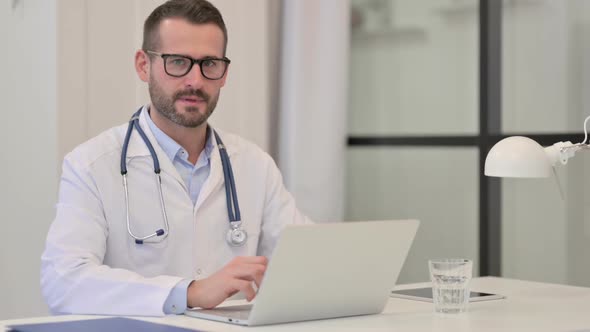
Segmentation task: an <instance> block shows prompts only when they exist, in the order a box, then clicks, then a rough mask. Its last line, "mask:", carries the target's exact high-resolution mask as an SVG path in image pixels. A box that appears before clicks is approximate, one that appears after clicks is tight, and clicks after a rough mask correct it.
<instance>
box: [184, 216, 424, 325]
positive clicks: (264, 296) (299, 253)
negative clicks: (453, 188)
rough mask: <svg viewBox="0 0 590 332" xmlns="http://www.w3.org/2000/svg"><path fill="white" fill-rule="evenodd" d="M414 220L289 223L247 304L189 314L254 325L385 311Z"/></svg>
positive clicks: (416, 227)
mask: <svg viewBox="0 0 590 332" xmlns="http://www.w3.org/2000/svg"><path fill="white" fill-rule="evenodd" d="M418 224H419V221H418V220H389V221H363V222H344V223H334V224H312V225H289V226H287V227H285V229H284V230H283V232H282V233H281V237H280V239H279V241H278V243H277V247H276V248H275V251H274V253H273V256H272V258H271V260H270V262H269V265H268V267H267V270H266V273H265V275H264V279H263V281H262V284H261V285H260V288H259V289H258V293H257V295H256V298H255V299H254V302H253V304H248V305H238V306H225V307H217V308H214V309H189V310H187V311H186V312H185V315H187V316H193V317H198V318H204V319H210V320H215V321H220V322H226V323H232V324H238V325H246V326H255V325H267V324H277V323H287V322H298V321H306V320H315V319H325V318H335V317H346V316H357V315H369V314H377V313H380V312H381V311H383V309H384V307H385V305H386V304H387V301H388V298H389V294H390V291H391V289H392V288H393V286H395V282H396V280H397V277H398V275H399V272H400V270H401V268H402V265H403V264H404V261H405V259H406V256H407V255H408V251H409V249H410V246H411V244H412V241H413V240H414V236H415V235H416V231H417V229H418Z"/></svg>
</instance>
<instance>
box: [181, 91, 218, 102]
mask: <svg viewBox="0 0 590 332" xmlns="http://www.w3.org/2000/svg"><path fill="white" fill-rule="evenodd" d="M190 96H195V97H199V98H201V99H203V100H205V101H206V102H209V98H210V97H209V95H208V94H207V93H205V92H203V91H202V90H200V89H188V90H184V91H179V92H177V93H175V94H174V100H177V99H180V98H182V97H190Z"/></svg>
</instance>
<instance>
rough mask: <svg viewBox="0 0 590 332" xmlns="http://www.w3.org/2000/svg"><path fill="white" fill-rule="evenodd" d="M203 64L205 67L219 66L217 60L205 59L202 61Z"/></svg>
mask: <svg viewBox="0 0 590 332" xmlns="http://www.w3.org/2000/svg"><path fill="white" fill-rule="evenodd" d="M201 65H202V66H204V67H215V66H217V61H215V60H203V62H201Z"/></svg>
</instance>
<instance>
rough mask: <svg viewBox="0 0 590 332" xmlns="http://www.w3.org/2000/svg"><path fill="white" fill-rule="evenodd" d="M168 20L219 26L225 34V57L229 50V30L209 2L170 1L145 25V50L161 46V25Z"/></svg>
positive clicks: (192, 0)
mask: <svg viewBox="0 0 590 332" xmlns="http://www.w3.org/2000/svg"><path fill="white" fill-rule="evenodd" d="M167 18H181V19H185V20H187V21H188V22H190V23H193V24H208V23H212V24H215V25H217V26H218V27H219V28H220V29H221V31H222V32H223V38H224V44H223V55H224V56H225V50H226V49H227V29H226V27H225V22H224V21H223V17H222V16H221V13H220V12H219V10H218V9H217V8H216V7H215V6H213V5H212V4H211V3H210V2H209V1H207V0H169V1H166V2H165V3H163V4H161V5H160V6H158V7H157V8H156V9H154V11H153V12H152V13H151V14H150V16H148V18H147V19H146V20H145V23H144V25H143V44H142V46H141V47H142V48H143V49H144V50H157V48H158V47H159V46H160V45H159V44H160V36H159V33H158V32H159V27H160V23H161V22H162V21H163V20H165V19H167Z"/></svg>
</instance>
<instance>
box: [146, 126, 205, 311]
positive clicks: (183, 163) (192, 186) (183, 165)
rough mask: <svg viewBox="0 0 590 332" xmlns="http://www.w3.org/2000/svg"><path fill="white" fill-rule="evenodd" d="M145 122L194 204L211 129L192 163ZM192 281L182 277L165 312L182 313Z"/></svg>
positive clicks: (173, 142) (158, 131)
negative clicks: (203, 145)
mask: <svg viewBox="0 0 590 332" xmlns="http://www.w3.org/2000/svg"><path fill="white" fill-rule="evenodd" d="M147 123H148V126H149V127H150V130H151V131H152V134H154V137H155V138H156V141H158V144H159V145H160V147H161V148H162V150H164V153H166V155H167V156H168V158H169V159H170V160H171V161H172V164H173V165H174V167H175V168H176V170H177V171H178V174H180V177H181V178H182V179H183V180H184V183H185V185H186V189H187V191H188V194H189V196H190V197H191V200H192V201H193V205H195V204H196V203H197V199H198V198H199V193H200V192H201V188H202V187H203V184H204V183H205V180H207V178H208V177H209V172H210V171H211V162H210V159H211V152H212V151H213V139H212V136H213V133H212V131H211V130H208V131H207V133H208V136H207V141H206V142H205V148H204V149H203V152H201V155H200V156H199V159H197V163H196V164H195V165H193V164H192V163H191V162H190V161H189V160H188V152H187V151H186V150H185V149H184V148H183V147H182V146H180V144H178V143H177V142H176V141H175V140H173V139H172V138H170V136H168V135H166V134H165V133H164V132H163V131H162V130H160V128H158V127H157V126H156V124H155V123H154V122H153V121H152V119H151V117H150V116H148V117H147ZM192 281H193V280H191V279H184V280H182V281H180V282H179V283H178V284H176V286H175V287H174V288H173V289H172V291H171V292H170V295H168V298H167V299H166V302H165V303H164V313H165V314H182V313H184V311H185V310H186V309H187V305H186V301H187V299H186V297H187V290H188V286H189V285H190V283H191V282H192Z"/></svg>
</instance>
